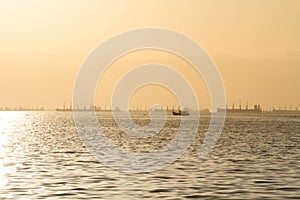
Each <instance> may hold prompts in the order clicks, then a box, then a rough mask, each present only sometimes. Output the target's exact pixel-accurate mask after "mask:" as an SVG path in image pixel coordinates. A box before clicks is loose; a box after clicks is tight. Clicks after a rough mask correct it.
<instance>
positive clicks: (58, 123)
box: [0, 112, 300, 199]
mask: <svg viewBox="0 0 300 200" xmlns="http://www.w3.org/2000/svg"><path fill="white" fill-rule="evenodd" d="M99 118H100V119H102V127H103V129H104V130H106V131H107V136H108V137H110V139H111V140H112V141H113V142H114V144H115V145H118V146H120V147H121V148H124V149H126V150H128V151H140V152H143V151H147V150H155V148H156V147H157V148H159V147H160V146H161V145H163V144H164V143H167V142H168V141H169V140H170V138H172V137H173V135H172V133H173V132H174V131H175V130H176V128H177V127H178V120H179V118H177V117H172V116H170V117H169V118H168V120H167V122H166V127H165V128H166V133H165V135H163V136H161V135H160V136H157V137H156V138H154V139H152V140H147V141H138V140H132V139H130V138H128V137H126V136H125V135H122V134H121V133H120V132H119V130H118V128H117V127H116V126H115V123H114V121H113V120H112V119H111V116H110V115H108V114H105V113H101V114H99ZM299 119H300V117H299V116H263V115H262V116H229V117H227V119H226V123H225V127H224V130H223V133H222V135H221V138H220V140H219V141H218V143H217V145H216V147H215V148H214V151H213V152H212V153H211V154H210V155H209V156H208V157H207V158H206V159H205V160H199V159H198V156H197V152H198V150H199V147H200V145H201V141H202V139H203V136H204V134H205V130H207V127H208V123H209V116H203V117H202V119H201V120H202V121H201V123H200V128H199V131H198V135H197V138H196V140H195V141H194V142H193V144H192V145H191V146H190V148H189V149H188V150H187V152H186V153H185V154H184V155H183V156H182V157H181V158H180V159H179V160H177V161H176V162H175V163H174V164H172V165H169V166H167V167H166V168H164V169H162V170H160V171H157V172H153V173H143V174H138V175H131V174H124V173H121V172H119V171H115V170H113V169H110V168H108V167H106V166H104V165H102V164H101V163H100V162H98V161H97V160H96V159H95V158H93V157H92V155H91V154H90V153H89V152H88V151H87V150H86V149H85V147H84V144H83V143H82V141H81V140H80V139H79V137H78V135H77V133H76V128H75V126H74V122H73V120H72V113H68V112H0V199H20V198H28V199H46V198H51V199H78V198H86V199H88V198H92V199H141V198H150V199H158V198H160V199H161V198H163V199H220V198H222V199H247V198H248V199H253V198H258V199H261V198H269V199H292V198H295V197H299V196H300V187H299V184H298V183H299V174H300V168H299V166H300V163H299V153H300V147H299V143H300V133H299V130H300V120H299ZM134 121H135V122H136V123H137V124H140V125H142V124H144V123H148V119H145V118H144V115H141V116H139V115H135V116H134ZM111 159H112V160H113V159H115V158H113V157H112V158H111Z"/></svg>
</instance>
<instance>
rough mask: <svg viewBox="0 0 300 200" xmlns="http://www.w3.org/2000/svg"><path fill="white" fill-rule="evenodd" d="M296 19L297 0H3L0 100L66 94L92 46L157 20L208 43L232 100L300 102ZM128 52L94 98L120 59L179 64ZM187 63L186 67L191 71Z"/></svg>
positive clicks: (34, 101)
mask: <svg viewBox="0 0 300 200" xmlns="http://www.w3.org/2000/svg"><path fill="white" fill-rule="evenodd" d="M299 19H300V1H298V0H264V1H262V0H218V1H217V0H211V1H201V0H194V1H192V0H189V1H183V0H182V1H176V0H169V1H168V0H165V1H161V0H151V1H150V0H149V1H146V0H145V1H138V0H136V1H133V0H128V1H126V2H125V1H121V0H120V1H101V0H99V1H98V0H88V1H82V0H44V1H39V0H23V1H17V0H0V29H1V31H0V95H1V98H0V107H2V106H11V107H14V106H45V107H46V108H55V107H57V106H61V105H62V104H63V103H64V102H66V103H69V102H70V101H71V98H72V90H73V84H74V81H75V79H76V75H77V73H78V71H79V68H80V65H81V63H82V62H83V61H84V59H85V58H86V57H87V56H88V55H89V53H90V52H91V51H92V50H93V49H94V48H95V47H97V46H98V45H99V44H101V43H102V42H104V41H105V40H106V39H108V38H110V37H112V36H113V35H116V34H118V33H120V32H124V31H128V30H132V29H136V28H142V27H160V28H166V29H172V30H175V31H178V32H180V33H183V34H185V35H187V36H189V37H191V38H193V39H194V40H196V41H197V42H198V43H199V44H201V45H202V46H203V47H204V48H205V49H206V50H207V52H208V53H209V54H210V56H211V57H212V58H213V60H214V61H215V63H216V64H217V66H218V68H219V70H220V72H221V75H222V77H223V81H224V84H225V89H226V93H227V100H228V103H229V104H232V102H233V101H234V102H235V104H239V102H241V103H242V104H246V101H248V102H249V104H250V105H253V104H256V103H260V104H262V106H263V107H264V108H269V109H270V108H272V107H273V106H276V107H277V106H281V107H283V106H285V105H286V104H287V105H288V107H290V105H291V104H292V105H294V106H299V107H298V108H300V93H299V91H300V79H299V75H300V37H299V35H300V21H299ZM140 53H141V52H140ZM144 53H145V52H144ZM149 55H152V57H151V56H150V57H149ZM125 57H126V56H125ZM125 57H124V58H120V60H119V61H118V62H116V64H115V66H112V69H111V74H109V73H107V77H106V78H105V77H103V81H105V79H107V81H108V82H104V83H103V85H101V84H100V85H99V87H98V88H99V90H98V92H97V102H99V103H101V104H103V105H109V98H108V97H107V96H109V93H110V92H111V84H112V83H113V81H114V80H112V79H111V78H109V77H110V76H113V77H115V78H116V79H117V75H118V74H120V73H121V72H120V71H119V68H118V63H119V66H120V65H122V66H124V65H128V68H126V69H129V68H130V64H134V65H135V64H137V63H143V62H148V61H150V59H153V60H154V61H155V62H164V63H170V64H173V65H174V67H175V68H177V69H179V68H180V67H182V66H183V65H184V63H181V62H180V61H178V62H176V61H177V60H178V58H175V57H174V55H165V54H164V53H161V54H160V53H159V52H150V53H149V52H146V53H145V54H144V55H143V56H142V55H141V54H139V53H138V52H137V53H135V55H128V58H125ZM179 63H180V64H182V65H179ZM184 73H186V75H187V77H188V76H191V74H192V71H190V70H187V71H185V72H184ZM190 81H191V82H192V85H193V87H194V88H195V89H197V97H198V98H199V99H200V101H201V105H200V107H209V105H210V104H209V98H208V96H207V91H206V89H205V87H204V85H203V83H202V82H201V78H199V77H198V78H193V77H191V79H190ZM197 81H199V82H197ZM100 83H101V82H100ZM104 85H107V86H108V87H104ZM157 91H158V90H157ZM148 92H149V94H150V93H151V94H152V93H155V90H153V91H150V90H149V91H148ZM145 95H146V96H147V91H142V90H141V91H140V94H138V92H137V93H136V96H135V97H133V99H132V101H134V102H135V103H136V104H139V105H140V104H141V105H143V104H145V105H148V104H151V103H153V102H154V100H155V101H156V100H157V101H161V102H162V103H163V104H168V103H169V102H170V104H173V103H174V99H173V97H172V95H169V98H167V97H164V98H162V99H159V98H156V99H151V98H149V97H146V98H145V99H143V98H144V96H145ZM134 98H135V99H134ZM142 100H143V101H142ZM136 101H138V102H136Z"/></svg>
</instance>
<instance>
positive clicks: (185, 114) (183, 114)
mask: <svg viewBox="0 0 300 200" xmlns="http://www.w3.org/2000/svg"><path fill="white" fill-rule="evenodd" d="M172 113H173V115H180V116H188V115H190V113H189V112H188V111H187V110H183V111H181V110H179V111H177V112H176V111H172Z"/></svg>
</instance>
